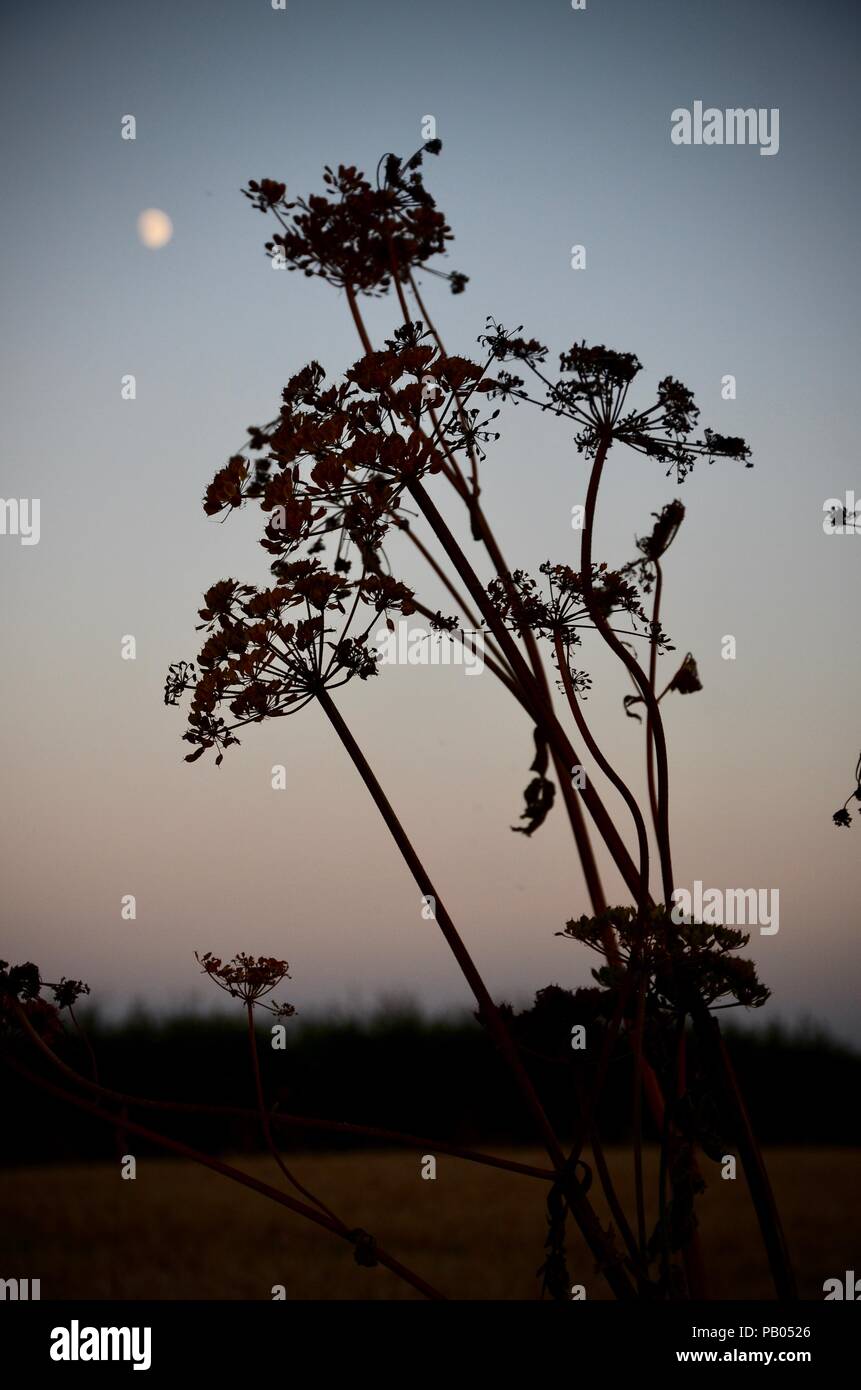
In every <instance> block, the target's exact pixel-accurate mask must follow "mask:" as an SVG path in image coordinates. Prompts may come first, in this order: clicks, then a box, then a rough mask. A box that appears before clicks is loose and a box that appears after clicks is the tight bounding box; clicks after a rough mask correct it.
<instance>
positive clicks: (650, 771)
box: [646, 560, 664, 835]
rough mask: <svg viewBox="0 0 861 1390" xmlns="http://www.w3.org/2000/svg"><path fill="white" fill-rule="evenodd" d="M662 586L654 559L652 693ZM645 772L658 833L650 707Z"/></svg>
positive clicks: (647, 724) (647, 716)
mask: <svg viewBox="0 0 861 1390" xmlns="http://www.w3.org/2000/svg"><path fill="white" fill-rule="evenodd" d="M663 587H664V572H663V570H662V569H661V562H660V560H656V561H655V601H654V603H653V605H652V646H651V651H650V652H649V685H650V686H651V688H652V694H654V692H655V686H656V682H657V675H658V642H657V635H658V631H659V627H658V624H659V622H660V618H661V594H662V592H663ZM646 774H647V777H648V782H649V805H650V807H651V810H652V824H653V825H654V827H655V834H656V835H657V834H658V833H659V830H658V793H657V790H656V788H655V737H654V721H653V719H652V712H651V709H648V710H647V711H646Z"/></svg>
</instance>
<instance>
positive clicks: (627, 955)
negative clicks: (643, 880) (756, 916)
mask: <svg viewBox="0 0 861 1390" xmlns="http://www.w3.org/2000/svg"><path fill="white" fill-rule="evenodd" d="M608 926H609V927H612V929H613V930H614V931H615V932H616V934H617V937H618V941H619V947H620V954H621V957H622V961H623V965H622V966H620V967H613V966H609V965H606V966H603V967H601V968H600V969H598V970H595V971H593V972H592V973H593V975H594V978H595V979H596V980H597V981H598V983H599V984H600V985H603V986H604V987H605V988H611V987H615V986H616V985H617V984H618V982H619V978H620V975H621V974H624V972H625V970H626V969H627V967H628V966H629V965H631V964H632V963H635V964H636V967H637V968H638V969H639V970H640V971H645V972H646V973H647V976H648V981H649V994H650V997H651V999H652V1001H653V1002H654V1003H655V1005H656V1006H658V1007H662V1008H669V1009H671V1010H672V1011H674V1012H676V1013H678V1012H682V1013H685V1012H687V1011H688V1010H689V1009H690V1007H691V1002H692V1001H693V1000H694V999H695V998H696V997H699V998H700V999H701V1000H703V1001H704V1002H705V1003H706V1004H707V1005H711V1006H714V1005H715V1004H716V1002H717V1000H719V999H726V998H729V999H732V1000H733V1001H734V1002H735V1004H736V1005H743V1006H745V1007H746V1008H751V1009H755V1008H759V1007H760V1006H761V1005H763V1004H764V1003H765V1002H766V1000H767V999H768V998H769V996H770V993H771V992H770V990H769V989H767V988H766V986H765V985H763V984H762V983H761V982H760V980H759V978H758V977H757V973H756V966H755V964H754V962H753V961H751V960H746V959H744V958H742V957H739V956H736V955H735V954H734V952H736V951H738V950H740V949H742V948H743V947H745V946H746V945H747V944H748V941H749V940H750V937H749V935H748V934H746V933H745V932H741V931H736V930H735V928H733V927H726V926H722V925H711V924H706V923H703V922H682V923H680V924H678V925H677V924H676V923H675V922H673V920H672V918H671V916H670V914H669V913H668V911H667V909H666V907H664V906H663V905H660V904H659V905H658V906H657V907H655V908H654V909H653V910H652V912H651V915H650V917H649V919H648V920H647V921H646V923H645V924H643V922H642V920H641V916H640V912H639V909H637V908H634V907H613V908H609V909H608V910H607V912H605V913H603V914H601V915H600V916H599V917H580V918H578V919H577V920H572V921H569V922H566V924H565V930H564V931H562V932H557V933H556V934H557V936H564V937H567V938H568V939H569V940H572V941H578V942H580V943H581V944H583V945H585V946H589V947H590V948H591V949H592V950H595V951H598V952H600V953H601V954H602V955H603V953H604V949H603V940H602V934H603V933H604V932H605V931H606V929H607V927H608ZM718 1007H721V1008H729V1007H731V1005H728V1004H722V1005H718Z"/></svg>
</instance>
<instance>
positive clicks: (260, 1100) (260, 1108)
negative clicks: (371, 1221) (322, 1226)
mask: <svg viewBox="0 0 861 1390" xmlns="http://www.w3.org/2000/svg"><path fill="white" fill-rule="evenodd" d="M245 1008H246V1011H247V1013H248V1040H249V1044H250V1047H251V1061H252V1066H253V1070H254V1088H255V1091H256V1094H257V1113H258V1115H259V1116H260V1126H261V1128H262V1130H263V1138H264V1139H265V1140H266V1147H267V1148H268V1150H269V1152H270V1153H271V1155H272V1157H273V1158H274V1159H275V1162H276V1163H277V1164H278V1167H279V1168H280V1169H281V1172H282V1173H283V1174H284V1176H285V1178H286V1179H287V1181H288V1182H289V1183H292V1185H293V1186H294V1187H295V1188H296V1191H297V1192H301V1193H302V1196H303V1197H307V1198H308V1201H309V1202H313V1203H314V1205H315V1206H317V1207H319V1208H320V1210H321V1211H324V1212H325V1213H326V1215H327V1216H330V1217H331V1218H332V1220H333V1221H340V1217H338V1216H336V1215H335V1213H334V1212H333V1211H332V1209H331V1207H327V1206H326V1203H325V1202H322V1201H321V1200H320V1198H319V1197H317V1196H315V1195H314V1193H313V1192H311V1191H309V1189H308V1188H307V1187H303V1186H302V1184H301V1183H300V1181H299V1179H298V1178H296V1177H294V1176H293V1174H292V1173H291V1172H290V1169H289V1168H288V1167H287V1164H286V1163H285V1162H284V1160H283V1159H282V1157H281V1155H280V1153H279V1152H278V1147H277V1145H276V1143H275V1140H274V1139H273V1138H272V1130H271V1129H270V1128H269V1116H268V1113H267V1110H266V1101H265V1100H264V1097H263V1081H262V1078H261V1076H260V1057H259V1055H258V1052H257V1038H256V1037H255V1034H254V1005H253V1003H252V1002H251V1000H250V999H248V1000H246V1003H245ZM341 1224H343V1223H341Z"/></svg>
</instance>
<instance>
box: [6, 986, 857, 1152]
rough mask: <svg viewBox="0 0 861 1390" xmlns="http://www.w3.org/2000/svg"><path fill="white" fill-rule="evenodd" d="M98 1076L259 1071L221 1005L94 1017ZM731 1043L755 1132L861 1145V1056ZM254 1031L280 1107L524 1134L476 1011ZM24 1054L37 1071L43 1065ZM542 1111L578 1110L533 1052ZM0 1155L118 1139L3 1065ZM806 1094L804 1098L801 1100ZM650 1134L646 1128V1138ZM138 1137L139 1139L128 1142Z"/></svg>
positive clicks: (451, 1130) (218, 1093)
mask: <svg viewBox="0 0 861 1390" xmlns="http://www.w3.org/2000/svg"><path fill="white" fill-rule="evenodd" d="M87 1034H88V1037H89V1038H90V1041H91V1044H92V1047H93V1050H94V1053H95V1057H96V1061H97V1066H98V1075H99V1080H100V1081H101V1083H102V1084H103V1085H105V1086H109V1087H112V1088H115V1089H119V1090H123V1091H125V1092H127V1093H132V1094H137V1095H143V1096H149V1097H155V1098H159V1099H176V1100H193V1101H195V1102H198V1103H204V1104H216V1105H231V1106H242V1107H249V1108H252V1107H253V1104H254V1100H253V1095H254V1092H253V1081H252V1074H251V1070H250V1065H249V1049H248V1040H247V1036H246V1034H245V1031H244V1028H243V1024H242V1021H241V1020H239V1019H234V1018H231V1017H229V1016H214V1017H208V1018H195V1017H189V1016H185V1017H175V1018H168V1019H165V1020H162V1021H155V1020H152V1019H147V1018H144V1017H139V1018H131V1019H129V1020H127V1021H125V1022H124V1023H122V1024H113V1025H109V1024H106V1023H102V1022H100V1021H99V1020H98V1018H91V1019H90V1021H89V1025H88V1028H87ZM727 1036H728V1041H729V1046H730V1050H731V1053H732V1056H733V1059H734V1062H735V1066H736V1070H737V1072H738V1075H739V1077H740V1079H741V1081H742V1084H743V1087H744V1091H745V1095H746V1098H747V1100H748V1105H749V1109H750V1112H751V1117H752V1119H753V1122H754V1125H755V1127H756V1129H757V1131H758V1134H759V1136H760V1140H761V1142H762V1143H764V1144H809V1145H813V1144H837V1145H854V1144H859V1143H861V1132H859V1131H861V1122H859V1116H858V1108H857V1105H856V1104H855V1098H856V1097H857V1096H858V1094H859V1091H861V1056H859V1055H858V1054H856V1053H853V1052H852V1051H850V1050H849V1049H847V1048H844V1047H842V1046H840V1045H839V1044H837V1043H834V1042H832V1041H830V1040H829V1039H828V1038H827V1037H826V1036H825V1035H823V1034H821V1033H816V1032H813V1031H809V1030H808V1031H804V1030H802V1031H796V1032H788V1031H786V1030H783V1029H781V1028H772V1029H771V1030H770V1031H767V1032H763V1033H746V1032H732V1031H729V1032H728V1034H727ZM270 1041H271V1040H270V1035H269V1033H268V1030H263V1029H262V1028H261V1031H260V1033H259V1043H260V1054H261V1063H262V1067H263V1075H264V1084H265V1087H266V1093H267V1097H268V1098H269V1099H270V1100H271V1101H273V1102H274V1101H277V1103H278V1106H279V1108H280V1109H281V1110H283V1111H289V1112H292V1113H294V1114H299V1115H305V1116H312V1117H316V1118H324V1119H331V1120H341V1121H348V1122H350V1123H354V1124H366V1125H373V1126H376V1127H380V1128H385V1129H395V1130H399V1131H401V1132H404V1133H410V1134H414V1135H418V1136H426V1137H429V1138H437V1139H440V1140H451V1141H453V1142H455V1143H460V1144H462V1145H465V1146H474V1147H478V1146H481V1145H483V1144H492V1143H496V1144H504V1143H531V1142H533V1140H534V1136H533V1134H532V1130H531V1127H530V1122H529V1118H528V1117H527V1116H526V1115H525V1114H524V1113H523V1111H522V1108H521V1105H520V1102H519V1099H518V1097H517V1096H516V1095H515V1094H514V1092H513V1091H512V1087H511V1082H510V1080H509V1076H508V1073H507V1070H506V1068H505V1067H504V1066H503V1065H502V1064H501V1062H500V1060H499V1059H498V1057H497V1056H496V1054H495V1052H494V1049H493V1046H492V1044H491V1043H490V1042H489V1040H488V1039H487V1037H486V1035H485V1034H484V1033H483V1032H482V1030H481V1029H480V1028H479V1027H478V1025H477V1024H476V1022H475V1021H474V1020H473V1019H472V1018H470V1017H469V1016H466V1017H462V1018H449V1019H439V1020H428V1019H424V1018H422V1017H421V1016H420V1015H419V1014H418V1013H416V1012H414V1011H411V1010H410V1009H403V1010H394V1011H393V1010H388V1011H384V1012H382V1013H380V1014H378V1015H376V1016H373V1017H371V1018H369V1019H366V1020H354V1021H350V1020H345V1021H338V1022H328V1023H325V1022H316V1021H312V1022H305V1023H300V1022H299V1020H296V1021H295V1022H291V1023H290V1024H289V1025H288V1028H287V1046H286V1049H285V1050H283V1051H277V1050H273V1048H272V1047H271V1045H270ZM19 1055H20V1056H21V1059H22V1061H23V1060H24V1059H25V1055H26V1061H27V1065H29V1066H30V1067H31V1068H33V1069H35V1070H38V1071H39V1072H40V1074H42V1075H44V1076H45V1077H49V1076H50V1075H51V1068H50V1065H49V1064H48V1063H45V1064H44V1065H43V1064H41V1063H39V1064H36V1063H35V1062H34V1056H33V1052H32V1049H30V1048H27V1050H26V1054H25V1053H24V1052H23V1051H22V1052H20V1053H19ZM62 1055H63V1056H64V1058H65V1059H66V1060H67V1061H68V1062H69V1063H70V1064H71V1065H73V1066H75V1067H76V1068H77V1069H78V1070H80V1071H81V1072H83V1073H84V1074H85V1075H91V1074H92V1073H91V1066H92V1063H91V1061H90V1059H89V1054H88V1052H87V1050H86V1048H85V1047H84V1046H83V1044H82V1043H81V1042H80V1040H79V1039H77V1038H76V1037H75V1036H74V1035H73V1034H70V1035H69V1036H68V1038H67V1039H66V1040H65V1042H64V1043H63V1044H62ZM530 1069H531V1070H532V1071H533V1072H534V1073H535V1075H536V1080H537V1081H538V1082H539V1084H540V1086H541V1091H542V1096H543V1097H544V1098H545V1101H546V1104H547V1108H548V1111H549V1112H550V1115H551V1117H552V1118H553V1120H554V1121H555V1122H556V1123H557V1125H558V1126H559V1129H560V1131H561V1132H562V1133H566V1134H570V1133H571V1131H572V1125H573V1119H574V1116H575V1114H576V1106H575V1104H574V1102H573V1096H572V1082H571V1076H570V1073H569V1071H568V1069H567V1067H566V1066H565V1065H560V1064H559V1063H558V1062H556V1063H552V1062H550V1061H541V1060H535V1059H534V1058H533V1059H531V1061H530ZM2 1085H3V1087H4V1090H5V1092H6V1096H5V1104H4V1107H3V1110H4V1115H5V1121H6V1122H5V1124H4V1125H3V1126H2V1130H0V1162H2V1163H4V1164H7V1165H8V1164H15V1163H33V1162H40V1163H44V1162H53V1161H56V1160H68V1159H91V1158H93V1159H95V1158H110V1157H113V1156H114V1155H115V1154H116V1151H117V1143H118V1142H122V1136H121V1135H120V1136H119V1138H118V1136H117V1135H116V1133H115V1132H113V1131H112V1130H111V1129H110V1128H109V1127H107V1126H105V1125H104V1124H102V1123H100V1122H99V1121H97V1120H94V1119H92V1118H91V1117H89V1116H87V1115H84V1114H82V1113H81V1112H80V1111H78V1110H76V1109H74V1108H73V1107H72V1106H70V1105H68V1104H67V1103H65V1102H60V1101H54V1100H53V1099H51V1098H49V1097H46V1096H45V1094H44V1093H43V1092H41V1091H38V1090H37V1089H36V1088H35V1087H33V1086H32V1085H29V1084H26V1083H23V1082H22V1081H20V1080H19V1079H18V1078H17V1077H16V1076H15V1075H13V1073H12V1072H11V1071H5V1073H4V1074H3V1077H2ZM630 1094H631V1074H630V1069H629V1063H628V1061H627V1059H626V1058H624V1057H620V1058H619V1059H618V1060H617V1061H616V1062H614V1064H613V1066H612V1067H611V1068H610V1076H609V1081H608V1085H607V1087H606V1090H605V1093H604V1095H603V1096H602V1099H601V1107H600V1113H601V1120H602V1130H603V1134H604V1138H605V1142H607V1143H614V1142H622V1141H626V1140H628V1138H629V1117H630ZM802 1097H803V1098H804V1100H803V1104H802V1103H801V1098H802ZM134 1113H135V1116H136V1117H137V1118H140V1119H142V1121H143V1123H147V1122H149V1123H150V1124H152V1125H153V1126H154V1127H155V1128H159V1129H162V1130H163V1131H164V1132H166V1133H169V1134H171V1135H173V1136H174V1137H176V1138H181V1139H183V1140H185V1141H186V1142H188V1143H190V1144H193V1145H194V1146H195V1147H197V1148H201V1149H204V1150H206V1151H209V1152H230V1151H232V1152H239V1151H249V1150H255V1149H257V1148H259V1147H260V1143H259V1127H258V1125H257V1123H256V1122H255V1121H254V1120H253V1119H251V1120H245V1119H243V1118H235V1119H230V1120H225V1119H221V1118H218V1119H213V1118H211V1117H208V1116H200V1115H183V1114H175V1113H174V1114H169V1113H165V1112H153V1111H144V1110H137V1111H136V1112H134ZM280 1136H281V1140H282V1142H284V1144H285V1147H287V1148H299V1147H302V1148H325V1149H337V1148H344V1147H350V1146H355V1144H356V1143H357V1142H361V1143H364V1144H367V1142H368V1141H367V1140H362V1141H356V1140H355V1139H353V1138H351V1137H343V1136H341V1135H333V1134H323V1135H320V1134H314V1133H313V1132H309V1131H302V1130H292V1131H290V1132H289V1133H288V1132H286V1131H283V1130H282V1131H280ZM649 1137H654V1136H649ZM145 1150H146V1145H145V1144H144V1143H143V1142H142V1141H139V1140H138V1139H137V1138H136V1139H135V1141H134V1152H136V1153H138V1152H143V1151H145Z"/></svg>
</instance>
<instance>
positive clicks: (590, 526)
mask: <svg viewBox="0 0 861 1390" xmlns="http://www.w3.org/2000/svg"><path fill="white" fill-rule="evenodd" d="M609 446H610V439H609V438H608V437H605V438H603V439H602V440H601V442H600V444H599V445H598V448H597V451H596V453H595V460H594V462H593V464H592V472H591V474H590V477H589V487H588V489H587V493H586V514H585V517H584V523H583V533H582V540H581V546H580V569H581V580H582V583H583V596H584V598H585V600H586V605H587V607H588V609H589V616H590V618H591V619H592V622H593V623H594V625H595V627H596V628H597V629H598V631H599V632H600V634H601V636H602V637H603V638H604V641H605V642H606V643H607V646H608V647H609V648H610V650H611V651H612V652H614V653H615V655H616V656H617V657H618V658H619V660H620V661H621V662H623V664H624V665H625V666H626V667H627V669H628V670H629V671H630V673H631V675H632V676H633V678H634V680H635V681H636V682H637V686H638V687H639V690H640V693H641V694H642V696H643V699H644V700H645V702H646V707H647V709H648V711H649V713H650V715H651V718H652V724H653V735H654V742H655V754H656V757H657V763H658V850H659V853H660V859H661V879H662V887H663V894H664V902H665V903H666V904H667V905H668V906H669V904H670V903H671V902H672V901H673V886H674V885H673V864H672V855H671V852H670V822H669V765H668V761H667V744H666V738H665V736H664V725H663V720H662V719H661V711H660V709H659V707H658V702H657V700H656V699H655V694H654V691H653V690H652V687H651V686H650V684H649V680H648V677H647V676H646V675H645V673H644V671H643V670H642V668H641V667H640V664H639V662H638V661H637V659H636V657H634V656H632V654H631V653H630V652H629V650H628V648H627V647H626V646H625V645H624V643H622V642H620V641H619V639H618V637H617V636H616V634H615V633H614V632H613V631H612V630H611V628H610V625H609V623H608V622H607V619H606V618H605V616H604V614H603V613H602V612H601V608H600V605H599V603H598V601H597V599H596V595H595V588H594V585H593V582H592V533H593V530H594V525H595V506H596V502H597V499H598V488H599V486H600V483H601V474H602V472H603V468H604V462H605V460H606V457H607V453H608V450H609Z"/></svg>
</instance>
